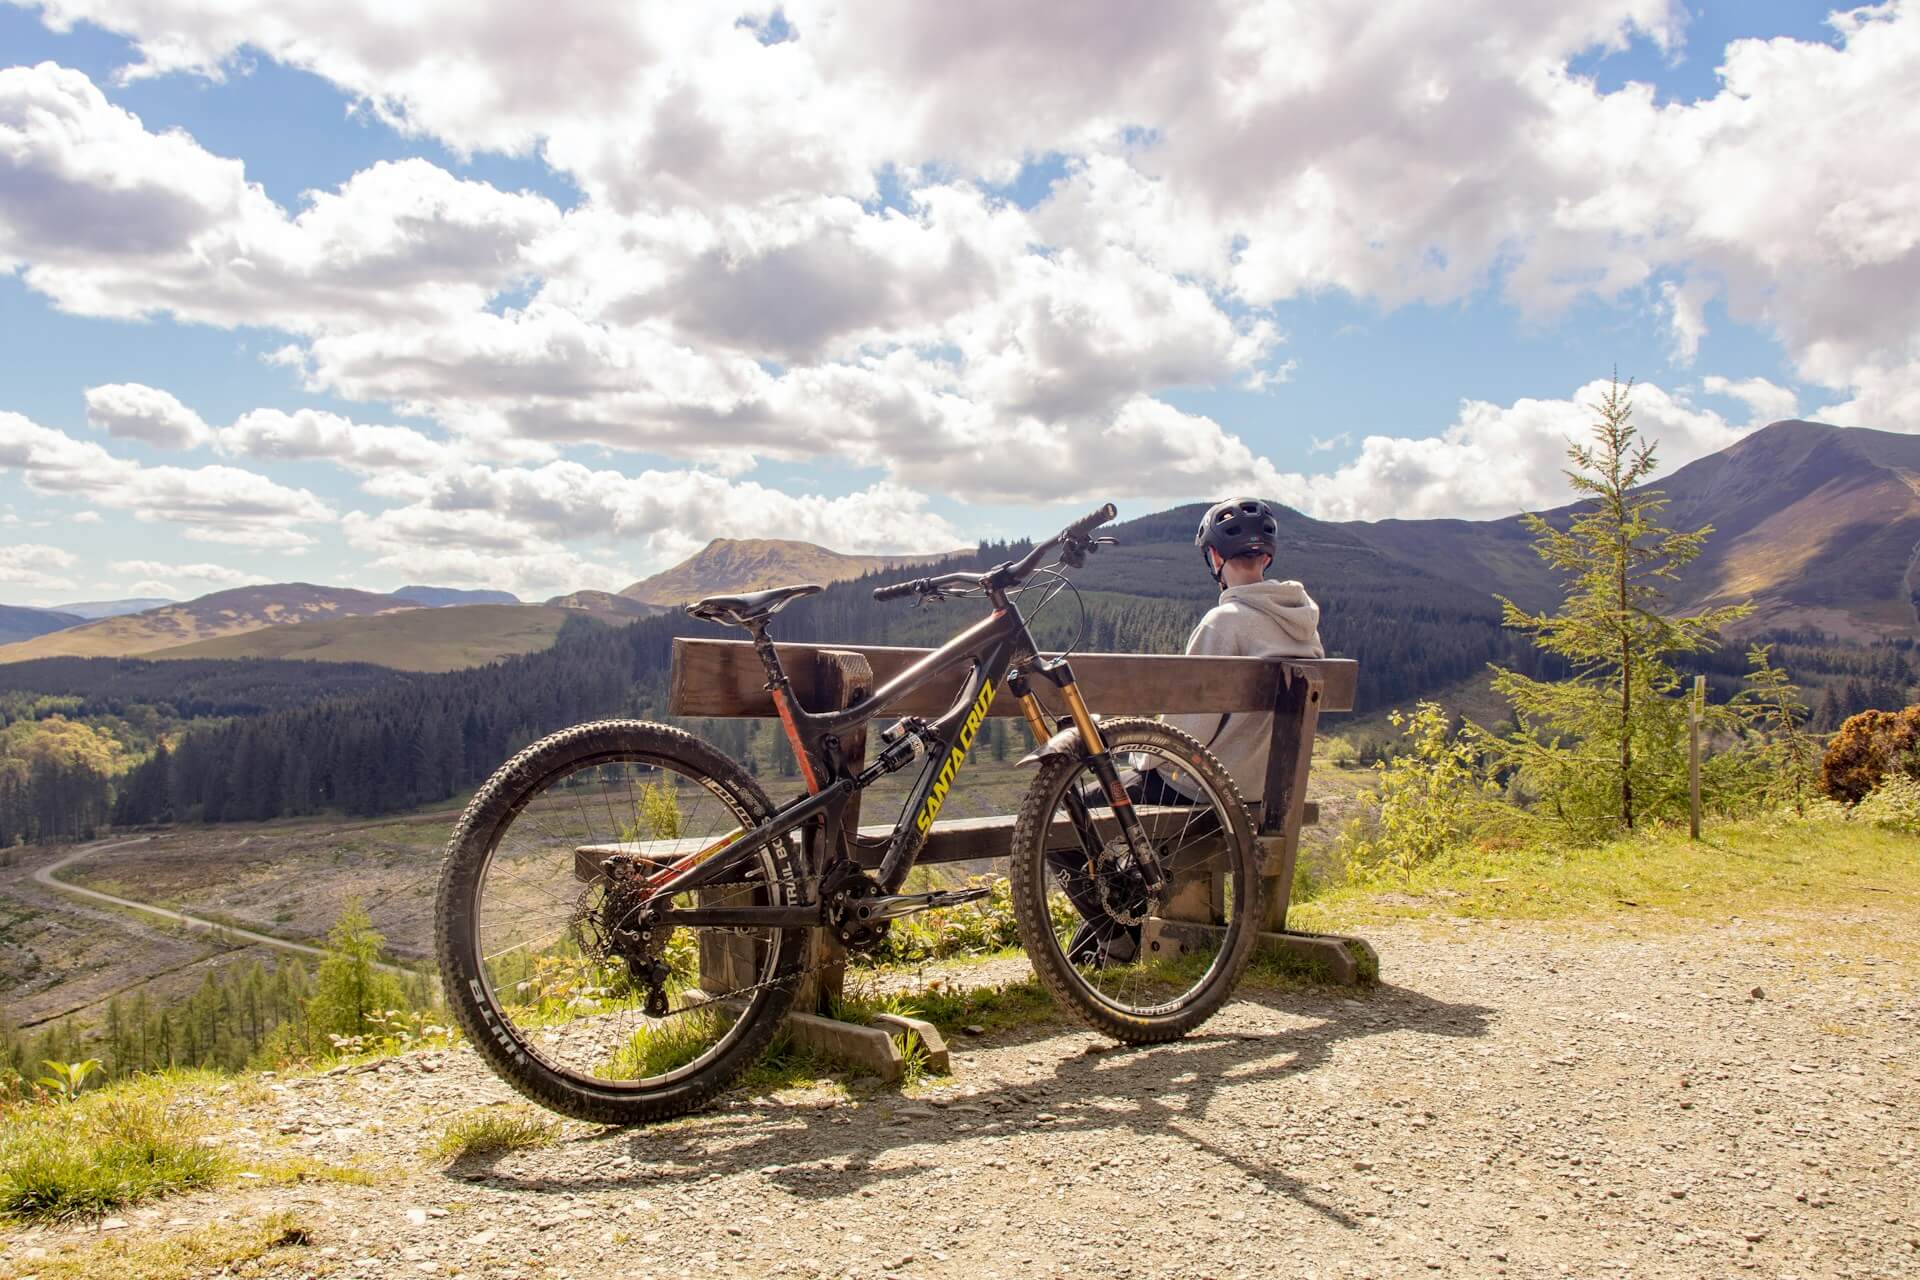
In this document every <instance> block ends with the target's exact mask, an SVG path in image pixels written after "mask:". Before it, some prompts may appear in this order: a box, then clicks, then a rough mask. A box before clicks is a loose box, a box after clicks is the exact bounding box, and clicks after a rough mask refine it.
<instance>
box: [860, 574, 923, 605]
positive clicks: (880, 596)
mask: <svg viewBox="0 0 1920 1280" xmlns="http://www.w3.org/2000/svg"><path fill="white" fill-rule="evenodd" d="M925 581H926V579H925V578H915V579H914V580H913V581H912V582H895V583H892V584H890V585H888V586H884V587H875V588H874V589H873V598H874V599H875V600H898V599H899V598H900V597H901V596H910V595H912V594H913V593H914V592H916V591H918V590H919V589H920V584H921V583H923V582H925Z"/></svg>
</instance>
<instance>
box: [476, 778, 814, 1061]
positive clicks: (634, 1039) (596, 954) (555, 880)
mask: <svg viewBox="0 0 1920 1280" xmlns="http://www.w3.org/2000/svg"><path fill="white" fill-rule="evenodd" d="M753 821H754V817H753V815H752V813H751V812H750V810H749V809H748V808H747V806H746V804H745V803H744V802H743V801H742V799H741V798H740V797H738V796H735V795H733V794H730V793H729V789H728V788H727V787H726V786H725V785H724V784H723V783H721V782H719V781H717V780H715V779H713V778H711V777H707V776H705V775H703V774H701V773H700V772H699V771H698V770H697V769H695V768H693V767H691V766H689V765H688V764H686V763H685V762H681V761H676V760H672V759H670V758H667V757H662V756H656V755H651V754H647V753H641V752H631V751H625V752H618V753H610V754H609V753H602V754H599V755H595V756H591V757H588V758H584V759H580V760H574V761H570V762H567V763H565V764H564V765H562V766H560V767H558V768H556V769H555V770H554V771H552V772H551V773H549V774H547V775H546V776H545V777H543V778H541V779H539V780H538V781H536V782H535V783H534V784H532V785H531V786H530V787H529V788H528V789H527V791H526V792H525V793H524V795H523V796H522V797H519V798H518V799H517V800H516V802H515V803H514V804H513V806H512V807H511V808H510V810H509V811H508V813H507V814H506V816H505V817H504V818H503V819H502V820H501V822H500V824H499V826H498V828H497V829H496V836H495V838H494V840H493V841H492V844H491V847H490V848H489V850H488V852H487V854H486V857H485V859H484V862H483V864H482V867H481V869H480V871H479V874H478V876H477V880H476V889H475V898H474V903H473V909H472V911H471V913H470V916H469V919H468V925H469V930H470V935H469V939H468V943H469V946H470V947H471V948H472V950H471V955H472V956H473V957H474V959H475V961H476V964H475V965H474V968H475V969H476V970H477V976H475V977H473V978H470V981H471V982H472V983H473V984H474V985H475V986H476V987H477V988H478V990H477V991H476V992H475V994H476V995H477V997H478V998H479V999H480V1000H481V1001H482V1002H483V1003H484V1004H485V1005H486V1006H488V1007H489V1008H490V1010H491V1011H492V1013H493V1015H494V1017H495V1018H496V1019H497V1022H498V1025H497V1027H490V1028H489V1029H490V1030H494V1031H495V1032H496V1038H498V1039H500V1040H501V1041H502V1043H503V1044H504V1043H506V1042H507V1041H509V1040H510V1041H511V1042H512V1047H513V1048H514V1049H517V1050H518V1051H521V1052H524V1053H525V1054H526V1055H528V1056H529V1057H531V1058H533V1059H535V1060H537V1061H538V1062H539V1064H540V1065H541V1066H543V1067H544V1068H545V1069H546V1070H547V1071H548V1072H550V1073H552V1074H553V1075H555V1076H557V1077H560V1078H561V1079H562V1080H563V1081H565V1082H566V1083H568V1084H570V1085H572V1086H574V1087H576V1088H580V1089H583V1090H587V1091H590V1092H592V1093H594V1094H598V1095H601V1096H618V1095H622V1094H629V1095H636V1096H639V1095H645V1094H649V1093H657V1092H663V1091H668V1090H672V1089H675V1088H676V1087H679V1086H683V1085H686V1084H689V1083H690V1082H692V1081H695V1080H696V1079H698V1078H699V1077H701V1076H703V1075H705V1074H707V1073H709V1072H712V1071H714V1070H715V1069H717V1068H718V1067H719V1065H720V1064H721V1063H722V1062H723V1060H731V1059H732V1058H733V1057H735V1056H736V1050H738V1049H740V1048H741V1042H742V1041H743V1040H744V1039H745V1038H746V1037H747V1036H748V1035H749V1034H750V1031H751V1029H752V1027H753V1026H754V1024H755V1023H756V1021H757V1020H756V1018H755V1017H754V1016H752V1015H753V1013H754V1011H755V1010H756V1008H757V1007H758V1006H759V1005H760V1004H761V1003H763V1002H764V1001H766V1000H767V999H769V998H771V997H772V996H773V994H774V992H775V990H776V989H777V988H779V987H780V986H781V978H782V975H781V974H780V973H779V971H778V967H779V963H780V958H781V956H782V955H783V953H785V952H787V950H788V948H787V946H786V941H787V939H786V935H787V933H788V932H789V931H787V930H782V929H772V928H725V929H722V928H699V929H688V928H680V929H674V930H657V931H655V932H654V933H652V934H648V933H646V932H644V931H642V930H638V929H636V928H635V923H636V922H635V919H634V916H635V908H636V906H637V905H638V903H639V902H641V901H644V900H646V898H647V896H648V895H647V892H646V891H645V890H644V888H643V887H642V886H644V882H645V880H646V879H647V878H649V877H651V876H655V875H659V874H661V873H663V872H664V871H665V869H666V868H667V867H668V866H669V865H671V864H673V863H674V862H676V861H680V860H683V859H685V858H687V857H688V856H689V855H697V854H699V853H700V852H701V851H703V850H710V849H713V848H715V847H717V846H719V845H721V844H724V843H725V841H726V839H727V838H728V837H729V835H730V834H731V833H733V832H735V831H737V830H739V829H741V828H743V827H746V826H750V825H752V823H753ZM726 879H727V884H726V887H716V888H713V889H707V890H701V891H698V892H697V894H695V893H689V894H683V895H679V896H676V897H675V898H674V899H672V901H673V903H674V905H676V906H682V907H685V906H692V905H695V901H694V900H695V898H696V896H697V897H698V898H699V899H700V902H701V903H702V904H704V905H709V906H711V905H718V904H721V903H726V904H730V905H731V904H741V903H755V904H765V903H768V902H770V901H776V900H785V896H786V895H787V893H788V892H790V885H789V884H788V883H787V882H786V881H785V880H784V879H783V877H782V875H781V872H780V868H779V862H778V858H777V856H776V854H775V853H774V852H772V851H763V852H762V853H761V854H759V855H758V856H757V857H756V858H755V859H754V860H752V861H751V862H749V863H748V864H746V865H744V866H742V867H741V868H740V873H739V874H737V875H729V876H728V877H727V878H726ZM656 963H657V964H659V965H661V966H663V967H664V971H665V972H664V982H663V983H662V984H661V989H662V990H663V992H664V995H665V1007H664V1008H660V1007H657V1006H656V1007H655V1008H654V1009H653V1010H652V1011H651V1012H649V1011H648V1008H647V1004H648V997H649V995H650V994H651V988H650V985H649V984H648V983H647V982H646V981H645V978H644V975H645V973H646V971H647V970H648V969H649V967H650V966H651V965H653V964H656ZM703 973H704V974H705V975H706V985H705V986H703V985H702V974H703ZM655 998H656V999H657V998H658V997H655Z"/></svg>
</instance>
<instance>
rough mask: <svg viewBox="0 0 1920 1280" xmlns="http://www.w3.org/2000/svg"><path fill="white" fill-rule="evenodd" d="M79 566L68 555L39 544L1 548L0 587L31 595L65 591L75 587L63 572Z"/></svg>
mask: <svg viewBox="0 0 1920 1280" xmlns="http://www.w3.org/2000/svg"><path fill="white" fill-rule="evenodd" d="M76 563H78V560H77V558H76V557H75V556H74V554H73V553H72V552H70V551H63V550H61V549H60V548H59V547H49V546H46V545H44V544H42V543H38V542H23V543H16V544H15V545H13V546H0V584H5V585H6V586H9V587H24V588H27V589H28V590H34V591H66V590H70V589H71V588H72V587H73V585H74V583H73V579H72V578H69V577H67V576H66V575H65V574H64V573H62V572H61V571H62V570H65V569H71V568H73V566H74V565H75V564H76Z"/></svg>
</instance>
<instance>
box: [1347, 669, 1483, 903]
mask: <svg viewBox="0 0 1920 1280" xmlns="http://www.w3.org/2000/svg"><path fill="white" fill-rule="evenodd" d="M1390 719H1391V720H1392V722H1393V724H1394V726H1395V727H1396V728H1399V729H1400V730H1401V733H1402V735H1403V736H1404V737H1405V738H1406V743H1405V745H1404V746H1403V748H1402V750H1401V751H1400V752H1399V754H1397V755H1395V756H1393V757H1392V758H1391V759H1388V760H1383V761H1381V762H1380V763H1379V764H1377V765H1375V766H1374V770H1375V777H1376V781H1375V783H1374V786H1373V788H1372V789H1371V790H1369V791H1367V792H1365V793H1363V794H1362V796H1361V800H1362V801H1363V802H1364V803H1366V804H1368V805H1371V806H1374V807H1376V808H1377V809H1378V816H1377V817H1376V818H1374V819H1373V820H1372V821H1371V822H1370V823H1356V824H1352V825H1349V826H1348V827H1347V829H1346V830H1344V831H1342V832H1341V834H1340V852H1341V855H1342V857H1343V858H1344V860H1345V861H1346V862H1347V863H1348V864H1349V865H1351V866H1353V867H1355V868H1357V869H1359V870H1361V871H1363V872H1369V873H1373V874H1380V873H1383V872H1389V871H1390V872H1396V873H1398V874H1399V875H1401V876H1402V877H1405V876H1409V875H1411V874H1412V872H1413V869H1414V868H1415V867H1417V866H1419V865H1420V864H1421V863H1423V862H1428V861H1431V860H1432V859H1434V858H1436V857H1438V856H1439V855H1440V854H1442V853H1444V852H1445V851H1446V850H1448V849H1450V848H1453V847H1455V846H1457V845H1460V844H1463V843H1465V842H1466V841H1467V840H1469V839H1471V838H1472V837H1473V836H1474V835H1475V834H1477V833H1478V832H1479V831H1480V829H1481V828H1482V827H1483V826H1484V825H1486V824H1487V823H1488V822H1489V821H1490V820H1492V819H1493V818H1494V817H1496V816H1497V815H1498V814H1499V813H1500V812H1501V810H1502V809H1503V806H1502V805H1501V804H1500V802H1499V800H1498V795H1499V790H1500V788H1499V785H1498V784H1497V783H1495V782H1494V781H1493V780H1492V779H1490V778H1489V777H1487V776H1486V773H1485V772H1484V771H1483V770H1482V768H1481V764H1480V756H1481V751H1480V748H1479V747H1478V746H1477V745H1476V744H1475V742H1473V741H1472V740H1471V739H1469V738H1468V737H1467V736H1466V735H1463V734H1456V733H1453V732H1452V731H1451V730H1450V729H1449V727H1448V720H1447V713H1446V712H1445V711H1444V710H1442V709H1441V707H1440V705H1439V704H1438V703H1435V702H1422V703H1420V704H1419V705H1418V706H1417V707H1416V708H1415V710H1414V713H1413V714H1412V715H1411V716H1409V715H1406V714H1404V713H1402V712H1399V711H1396V712H1394V713H1393V715H1392V716H1391V717H1390Z"/></svg>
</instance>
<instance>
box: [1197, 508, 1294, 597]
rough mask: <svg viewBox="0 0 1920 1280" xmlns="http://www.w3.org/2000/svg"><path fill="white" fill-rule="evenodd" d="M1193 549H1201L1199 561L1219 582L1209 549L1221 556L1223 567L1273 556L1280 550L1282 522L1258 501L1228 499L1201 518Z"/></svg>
mask: <svg viewBox="0 0 1920 1280" xmlns="http://www.w3.org/2000/svg"><path fill="white" fill-rule="evenodd" d="M1193 545H1194V546H1196V547H1198V548H1200V559H1201V560H1202V561H1204V562H1205V563H1206V566H1207V571H1208V572H1209V573H1211V574H1213V580H1214V581H1215V582H1218V581H1220V570H1219V569H1217V568H1215V567H1214V564H1213V561H1211V560H1209V559H1207V548H1209V547H1211V548H1213V550H1214V551H1215V552H1217V553H1218V554H1219V556H1220V561H1221V563H1222V564H1224V563H1226V562H1227V561H1228V560H1234V559H1237V558H1239V557H1240V556H1249V555H1260V554H1265V555H1268V556H1272V555H1274V554H1276V553H1277V552H1278V550H1279V546H1280V521H1279V520H1278V519H1276V518H1275V517H1274V514H1273V508H1272V507H1269V506H1268V505H1267V504H1266V503H1264V502H1262V501H1260V499H1258V498H1229V499H1227V500H1226V501H1225V502H1216V503H1214V504H1213V505H1212V506H1210V507H1208V508H1207V514H1206V515H1204V516H1202V517H1200V528H1199V531H1198V532H1196V533H1195V534H1194V535H1193Z"/></svg>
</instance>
